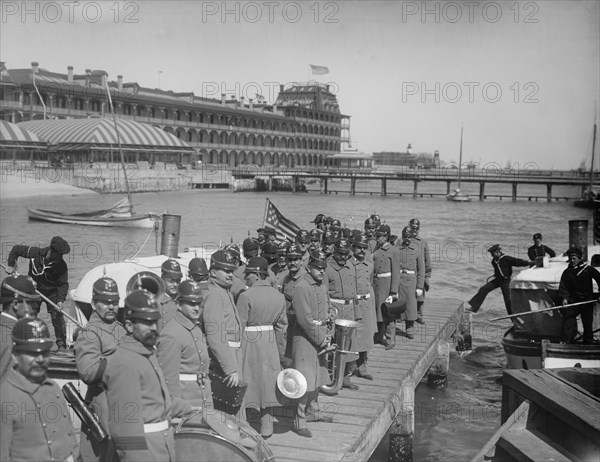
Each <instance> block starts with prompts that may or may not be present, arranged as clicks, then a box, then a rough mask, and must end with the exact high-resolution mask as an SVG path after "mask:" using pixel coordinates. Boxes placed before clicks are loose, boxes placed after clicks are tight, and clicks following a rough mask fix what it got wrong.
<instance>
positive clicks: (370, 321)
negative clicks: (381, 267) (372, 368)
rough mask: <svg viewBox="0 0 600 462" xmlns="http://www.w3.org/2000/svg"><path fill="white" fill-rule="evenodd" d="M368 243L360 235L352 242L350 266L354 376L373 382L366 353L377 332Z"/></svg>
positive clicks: (371, 266) (370, 347)
mask: <svg viewBox="0 0 600 462" xmlns="http://www.w3.org/2000/svg"><path fill="white" fill-rule="evenodd" d="M368 245H369V242H368V240H367V236H365V235H364V234H360V235H359V236H356V237H355V238H354V240H353V242H352V253H353V256H352V258H351V259H350V264H351V265H352V266H354V277H355V278H356V299H357V302H356V303H357V307H358V313H357V319H359V322H358V327H357V328H356V337H357V342H356V348H355V349H356V351H358V352H359V353H358V360H357V361H356V365H357V366H358V369H357V370H356V372H355V374H356V375H357V376H358V377H363V378H365V379H367V380H373V376H372V375H371V374H369V372H368V369H367V359H368V352H369V350H371V349H372V348H373V336H374V335H375V333H376V332H377V315H376V314H375V293H374V292H373V286H372V284H371V281H372V279H373V262H372V261H370V260H368V259H367V258H366V251H367V248H368Z"/></svg>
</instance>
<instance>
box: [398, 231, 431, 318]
mask: <svg viewBox="0 0 600 462" xmlns="http://www.w3.org/2000/svg"><path fill="white" fill-rule="evenodd" d="M398 252H399V254H400V271H399V272H400V281H399V283H398V299H399V300H403V301H406V311H405V312H404V313H402V316H401V318H400V319H401V320H402V321H416V319H417V292H416V291H417V289H421V290H423V282H424V281H425V263H424V262H423V251H422V249H421V247H420V246H419V245H417V244H416V243H414V242H413V241H410V242H409V243H408V244H405V243H403V242H402V243H400V246H399V247H398ZM405 271H411V272H412V273H413V274H407V273H405Z"/></svg>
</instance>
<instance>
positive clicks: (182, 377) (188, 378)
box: [179, 374, 198, 382]
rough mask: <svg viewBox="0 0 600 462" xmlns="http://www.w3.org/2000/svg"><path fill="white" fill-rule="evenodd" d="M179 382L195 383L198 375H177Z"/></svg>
mask: <svg viewBox="0 0 600 462" xmlns="http://www.w3.org/2000/svg"><path fill="white" fill-rule="evenodd" d="M179 380H183V381H184V382H195V381H196V380H198V374H179Z"/></svg>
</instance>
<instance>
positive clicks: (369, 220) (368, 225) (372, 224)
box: [365, 217, 377, 228]
mask: <svg viewBox="0 0 600 462" xmlns="http://www.w3.org/2000/svg"><path fill="white" fill-rule="evenodd" d="M376 226H377V224H376V223H375V221H374V220H373V219H372V218H371V217H369V218H367V219H366V220H365V228H375V227H376Z"/></svg>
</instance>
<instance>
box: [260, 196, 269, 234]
mask: <svg viewBox="0 0 600 462" xmlns="http://www.w3.org/2000/svg"><path fill="white" fill-rule="evenodd" d="M266 201H267V202H266V203H265V216H264V217H263V224H262V225H263V228H264V227H265V226H266V225H267V213H268V211H269V203H270V202H271V201H270V200H269V198H268V197H267V199H266Z"/></svg>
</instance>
